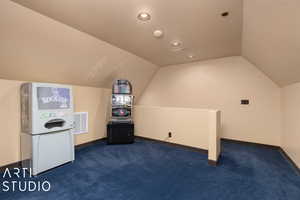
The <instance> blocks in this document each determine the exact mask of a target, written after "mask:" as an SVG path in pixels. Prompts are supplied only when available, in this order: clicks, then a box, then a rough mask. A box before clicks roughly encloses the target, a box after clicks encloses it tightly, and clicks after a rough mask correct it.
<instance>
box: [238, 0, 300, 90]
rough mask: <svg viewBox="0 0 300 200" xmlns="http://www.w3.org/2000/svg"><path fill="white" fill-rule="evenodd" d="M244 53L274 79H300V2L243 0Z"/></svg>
mask: <svg viewBox="0 0 300 200" xmlns="http://www.w3.org/2000/svg"><path fill="white" fill-rule="evenodd" d="M243 4H244V5H243V7H244V10H243V12H244V13H243V33H242V55H243V56H244V57H245V58H247V59H249V60H250V61H251V62H252V63H254V64H255V65H256V66H257V67H258V68H260V69H261V70H262V71H263V72H264V73H266V74H267V75H268V76H269V77H270V78H271V79H272V80H273V81H275V82H276V83H278V84H279V85H281V86H286V85H289V84H292V83H296V82H299V81H300V67H299V66H300V57H299V49H300V40H299V35H300V20H299V19H300V12H299V8H300V1H299V0H287V1H286V0H244V1H243Z"/></svg>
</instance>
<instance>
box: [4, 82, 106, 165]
mask: <svg viewBox="0 0 300 200" xmlns="http://www.w3.org/2000/svg"><path fill="white" fill-rule="evenodd" d="M22 83H23V82H21V81H10V80H2V79H0V122H1V131H0V136H1V140H0V166H2V165H6V164H10V163H13V162H17V161H19V160H20V96H19V95H20V93H19V88H20V85H21V84H22ZM73 93H74V103H75V111H78V112H80V111H87V112H89V133H87V134H82V135H78V136H76V138H75V141H76V144H81V143H85V142H89V141H92V140H96V139H99V138H103V137H104V136H105V134H106V131H105V117H106V116H105V114H106V111H107V103H108V102H109V101H108V96H109V95H110V93H111V91H110V90H109V89H101V88H93V87H79V86H74V87H73Z"/></svg>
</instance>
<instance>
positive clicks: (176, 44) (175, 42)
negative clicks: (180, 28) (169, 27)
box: [171, 41, 182, 47]
mask: <svg viewBox="0 0 300 200" xmlns="http://www.w3.org/2000/svg"><path fill="white" fill-rule="evenodd" d="M181 44H182V42H180V41H173V42H171V45H172V46H173V47H179V46H181Z"/></svg>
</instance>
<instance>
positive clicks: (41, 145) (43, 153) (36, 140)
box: [32, 130, 74, 175]
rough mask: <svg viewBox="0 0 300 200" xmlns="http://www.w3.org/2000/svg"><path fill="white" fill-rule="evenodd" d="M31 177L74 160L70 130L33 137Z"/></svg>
mask: <svg viewBox="0 0 300 200" xmlns="http://www.w3.org/2000/svg"><path fill="white" fill-rule="evenodd" d="M32 153H33V159H32V162H33V169H32V171H33V175H36V174H38V173H41V172H43V171H46V170H49V169H51V168H54V167H57V166H59V165H62V164H65V163H67V162H70V161H73V160H74V141H73V134H72V133H71V131H70V130H67V131H61V132H54V133H49V134H42V135H35V136H33V152H32Z"/></svg>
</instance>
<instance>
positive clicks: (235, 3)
mask: <svg viewBox="0 0 300 200" xmlns="http://www.w3.org/2000/svg"><path fill="white" fill-rule="evenodd" d="M13 2H14V3H13ZM28 8H29V9H28ZM298 8H300V1H299V0H221V1H220V0H185V1H182V0H127V1H124V0H101V1H99V0H45V1H41V0H1V2H0V11H1V15H2V16H1V18H0V27H1V32H0V42H1V45H0V78H1V77H3V78H9V79H19V80H22V77H26V78H27V79H29V80H34V81H36V80H42V81H48V80H49V81H51V82H53V81H57V82H68V83H74V84H80V85H90V86H97V87H109V85H110V82H111V80H113V79H114V78H116V77H120V76H122V77H125V78H126V77H128V78H130V79H133V80H134V81H136V83H141V84H140V85H141V86H140V87H141V88H140V89H142V88H143V87H145V85H146V84H147V82H148V81H149V80H150V79H151V77H152V75H153V73H154V72H155V70H156V69H157V66H167V65H174V64H179V63H187V62H193V61H199V60H206V59H212V58H219V57H226V56H235V55H242V56H244V57H245V58H247V59H248V60H249V61H250V62H252V63H253V64H255V65H256V66H257V67H258V68H259V69H260V70H262V71H263V72H264V73H265V74H266V75H268V76H269V77H270V78H271V79H272V80H273V81H274V82H276V83H277V84H278V85H280V86H285V85H288V84H291V83H295V82H300V56H299V55H298V54H299V52H300V20H299V19H300V12H298V10H299V9H298ZM141 11H145V12H148V13H149V14H150V15H151V20H149V21H140V20H138V19H137V15H138V13H139V12H141ZM223 12H228V13H229V15H228V16H226V17H222V16H221V13H223ZM156 29H161V30H163V31H164V36H163V37H162V38H160V39H157V38H154V37H153V35H152V33H153V31H154V30H156ZM175 40H179V41H181V42H182V48H183V49H182V50H181V51H174V50H173V49H172V46H171V44H170V43H171V42H172V41H175ZM104 41H105V42H104ZM106 42H108V43H109V44H108V43H106ZM110 44H112V45H113V46H112V45H110ZM117 47H118V48H117ZM119 48H120V49H119ZM124 50H125V51H124ZM129 52H130V53H129ZM189 55H193V57H192V58H190V57H189ZM39 67H40V68H39ZM25 68H26V70H25ZM18 70H19V71H20V72H21V71H22V73H18V72H17V71H18ZM44 72H45V73H44ZM24 74H25V75H24ZM49 74H56V76H54V77H52V79H51V80H50V79H49ZM134 74H136V75H134Z"/></svg>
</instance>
